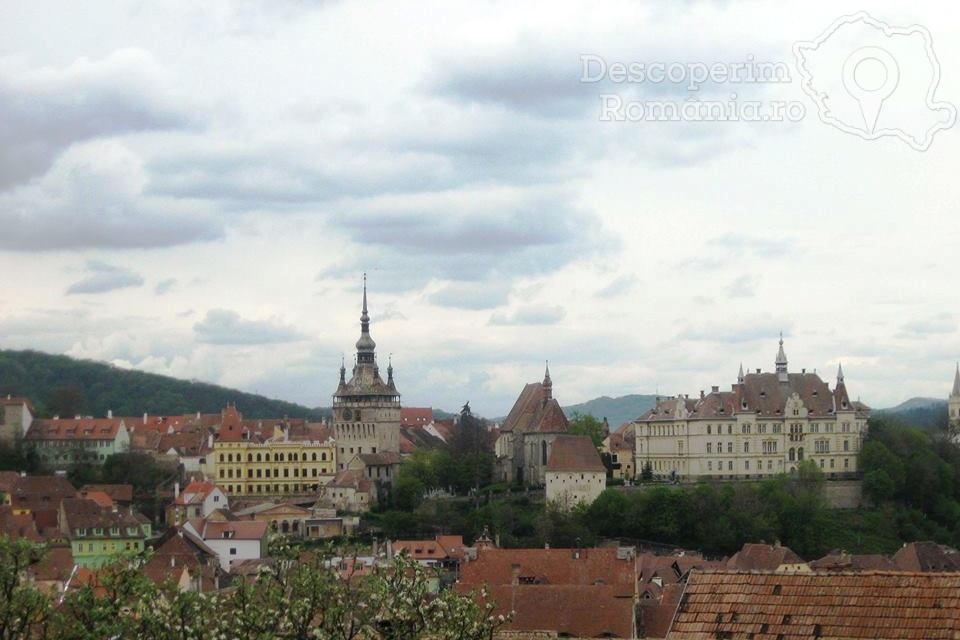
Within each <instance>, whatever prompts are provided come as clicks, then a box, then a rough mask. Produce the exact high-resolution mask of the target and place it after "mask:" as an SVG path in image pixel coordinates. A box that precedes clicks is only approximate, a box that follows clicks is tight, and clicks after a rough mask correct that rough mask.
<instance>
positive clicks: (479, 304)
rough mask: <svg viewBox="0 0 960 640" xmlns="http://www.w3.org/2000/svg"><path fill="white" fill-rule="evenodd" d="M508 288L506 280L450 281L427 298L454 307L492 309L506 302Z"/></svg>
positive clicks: (509, 287)
mask: <svg viewBox="0 0 960 640" xmlns="http://www.w3.org/2000/svg"><path fill="white" fill-rule="evenodd" d="M510 289H511V286H510V283H509V282H508V281H491V282H450V283H447V284H446V285H444V286H443V288H441V289H440V290H439V291H436V292H434V293H433V294H431V295H430V296H429V298H428V300H429V301H430V302H431V303H433V304H436V305H440V306H442V307H454V308H456V309H472V310H478V309H492V308H494V307H499V306H502V305H504V304H506V303H507V298H508V297H509V295H510Z"/></svg>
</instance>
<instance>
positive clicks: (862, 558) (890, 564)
mask: <svg viewBox="0 0 960 640" xmlns="http://www.w3.org/2000/svg"><path fill="white" fill-rule="evenodd" d="M808 564H809V565H810V569H811V570H812V571H845V572H852V571H897V570H898V569H899V567H897V565H896V563H895V562H894V561H893V560H891V559H890V558H888V557H887V556H885V555H882V554H879V553H869V554H852V553H847V552H845V551H832V552H830V553H828V554H827V555H825V556H824V557H822V558H820V559H819V560H813V561H811V562H809V563H808ZM904 570H905V571H906V570H907V569H904ZM913 570H914V571H916V569H913Z"/></svg>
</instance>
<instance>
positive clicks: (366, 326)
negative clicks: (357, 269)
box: [333, 274, 400, 470]
mask: <svg viewBox="0 0 960 640" xmlns="http://www.w3.org/2000/svg"><path fill="white" fill-rule="evenodd" d="M356 346H357V355H356V362H355V363H354V365H353V375H352V376H351V377H350V379H349V380H347V379H346V374H347V371H346V366H345V365H344V364H343V363H341V365H340V384H339V385H338V386H337V390H336V392H335V393H334V394H333V430H334V437H335V438H336V440H337V469H338V470H342V469H345V468H347V465H349V464H350V462H351V461H352V460H353V459H354V458H355V457H356V456H358V455H363V454H389V453H394V454H397V456H399V453H400V392H398V391H397V387H396V385H395V384H394V382H393V364H392V363H391V364H390V366H388V368H387V372H388V376H387V381H386V382H384V380H383V378H381V377H380V367H379V366H378V365H377V352H376V349H377V343H376V342H374V341H373V338H372V337H370V315H369V313H368V312H367V275H366V274H364V275H363V309H362V310H361V313H360V339H359V340H357V345H356Z"/></svg>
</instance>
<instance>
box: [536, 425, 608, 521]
mask: <svg viewBox="0 0 960 640" xmlns="http://www.w3.org/2000/svg"><path fill="white" fill-rule="evenodd" d="M546 481H547V490H546V497H547V502H548V503H551V504H554V505H556V506H557V507H559V508H560V509H564V510H567V511H569V510H570V509H572V508H573V507H575V506H577V505H578V504H583V505H590V504H592V503H593V501H594V500H596V499H597V498H598V497H599V496H600V494H601V493H603V490H604V489H606V488H607V468H606V467H605V466H603V462H602V461H601V460H600V454H599V453H597V448H596V447H595V446H593V441H592V440H591V439H590V436H575V435H569V434H562V435H558V436H557V437H556V438H555V439H554V441H553V447H552V449H551V451H550V458H549V459H548V460H547V467H546Z"/></svg>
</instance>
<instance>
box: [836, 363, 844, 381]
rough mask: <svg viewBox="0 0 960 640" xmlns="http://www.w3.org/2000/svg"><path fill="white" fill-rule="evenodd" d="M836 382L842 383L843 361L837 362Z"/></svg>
mask: <svg viewBox="0 0 960 640" xmlns="http://www.w3.org/2000/svg"><path fill="white" fill-rule="evenodd" d="M837 384H838V385H840V384H843V363H842V362H841V363H839V364H837Z"/></svg>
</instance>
